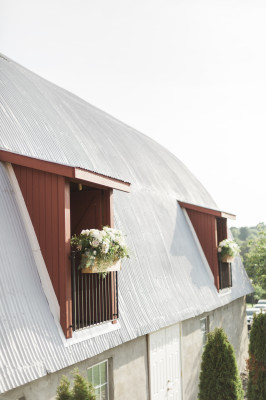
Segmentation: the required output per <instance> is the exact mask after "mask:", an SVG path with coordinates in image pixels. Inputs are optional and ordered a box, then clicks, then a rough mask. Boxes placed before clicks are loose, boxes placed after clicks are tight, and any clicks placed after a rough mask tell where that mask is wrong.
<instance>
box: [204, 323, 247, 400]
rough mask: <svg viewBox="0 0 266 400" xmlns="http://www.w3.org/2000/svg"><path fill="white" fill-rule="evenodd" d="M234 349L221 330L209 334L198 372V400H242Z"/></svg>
mask: <svg viewBox="0 0 266 400" xmlns="http://www.w3.org/2000/svg"><path fill="white" fill-rule="evenodd" d="M242 399H243V389H242V385H241V380H240V376H239V374H238V369H237V364H236V358H235V354H234V349H233V347H232V345H231V344H230V343H229V341H228V339H227V337H226V334H225V333H224V331H223V329H221V328H216V329H215V330H214V331H213V332H211V333H209V335H208V341H207V344H206V346H205V349H204V352H203V355H202V362H201V372H200V383H199V400H242Z"/></svg>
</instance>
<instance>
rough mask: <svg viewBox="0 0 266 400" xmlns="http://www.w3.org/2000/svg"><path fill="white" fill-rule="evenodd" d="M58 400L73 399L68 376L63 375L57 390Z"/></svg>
mask: <svg viewBox="0 0 266 400" xmlns="http://www.w3.org/2000/svg"><path fill="white" fill-rule="evenodd" d="M56 395H57V396H56V400H72V398H73V397H72V391H71V390H70V382H69V380H68V379H67V377H66V376H64V375H63V376H62V378H61V381H60V384H59V386H58V388H57V391H56Z"/></svg>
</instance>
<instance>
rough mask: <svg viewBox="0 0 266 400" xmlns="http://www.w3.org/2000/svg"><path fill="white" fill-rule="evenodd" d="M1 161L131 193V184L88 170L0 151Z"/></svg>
mask: <svg viewBox="0 0 266 400" xmlns="http://www.w3.org/2000/svg"><path fill="white" fill-rule="evenodd" d="M0 161H4V162H9V163H12V164H17V165H21V166H23V167H28V168H34V169H37V170H40V171H44V172H49V173H52V174H56V175H61V176H65V177H67V178H70V179H74V180H76V181H80V182H81V183H84V184H90V185H93V186H95V187H100V188H112V189H116V190H121V191H123V192H128V193H129V192H130V183H129V182H124V181H122V180H119V179H116V178H112V177H109V176H106V175H102V174H99V173H97V172H93V171H88V170H86V169H82V168H78V167H73V166H68V165H62V164H57V163H54V162H49V161H44V160H40V159H36V158H32V157H28V156H24V155H21V154H16V153H12V152H9V151H4V150H0Z"/></svg>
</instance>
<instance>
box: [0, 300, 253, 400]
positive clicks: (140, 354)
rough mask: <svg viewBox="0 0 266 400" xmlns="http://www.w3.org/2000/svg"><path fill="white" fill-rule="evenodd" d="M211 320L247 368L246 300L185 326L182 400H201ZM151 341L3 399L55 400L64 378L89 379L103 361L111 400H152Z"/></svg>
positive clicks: (126, 347) (67, 370)
mask: <svg viewBox="0 0 266 400" xmlns="http://www.w3.org/2000/svg"><path fill="white" fill-rule="evenodd" d="M205 316H209V328H210V330H213V329H214V328H216V327H223V329H224V330H225V332H226V334H227V336H228V339H229V341H230V342H231V343H232V345H233V346H234V349H235V353H236V358H237V363H238V368H239V372H241V371H243V370H244V368H245V360H246V359H247V355H248V354H247V351H248V332H247V323H246V305H245V298H241V299H238V300H235V301H234V302H232V303H231V304H229V305H227V306H224V307H221V308H218V309H216V310H214V311H212V312H209V313H205V314H203V315H201V316H199V317H196V318H191V319H189V320H186V321H184V322H182V338H181V360H182V361H181V362H182V391H183V399H182V400H197V395H198V379H199V373H200V364H201V355H202V350H203V347H202V334H201V331H200V319H201V318H203V317H205ZM147 354H148V351H147V337H146V336H142V337H140V338H138V339H135V340H132V341H130V342H127V343H125V344H123V345H121V346H118V347H115V348H113V349H111V350H108V351H106V352H104V353H102V354H100V355H99V356H96V357H93V358H90V359H88V360H85V361H83V362H81V363H79V364H77V365H75V366H72V367H68V368H65V369H63V370H61V371H59V372H56V373H53V374H50V375H47V376H46V377H44V378H41V379H38V380H36V381H33V382H32V383H30V384H27V385H25V386H22V387H20V388H18V389H15V390H11V391H9V392H7V393H6V394H4V395H0V399H1V400H3V399H4V400H22V399H23V400H24V399H25V400H55V395H56V388H57V386H58V384H59V382H60V379H61V376H62V375H66V376H68V377H69V378H70V380H71V378H72V377H71V372H72V371H73V369H74V367H78V368H79V371H80V373H81V374H82V375H83V376H86V374H87V373H86V372H87V368H88V367H90V366H92V365H94V364H97V363H99V362H101V361H103V360H106V359H108V360H109V361H108V362H109V374H110V379H109V384H110V388H109V389H110V390H109V392H110V398H109V400H127V399H128V400H131V399H134V400H148V399H149V386H148V375H149V374H148V360H147ZM23 397H24V398H23Z"/></svg>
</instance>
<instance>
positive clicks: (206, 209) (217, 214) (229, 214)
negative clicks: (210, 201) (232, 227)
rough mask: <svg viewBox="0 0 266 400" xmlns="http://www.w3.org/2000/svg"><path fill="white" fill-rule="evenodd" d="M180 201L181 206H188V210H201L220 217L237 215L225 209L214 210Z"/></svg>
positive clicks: (229, 217) (233, 217) (227, 217)
mask: <svg viewBox="0 0 266 400" xmlns="http://www.w3.org/2000/svg"><path fill="white" fill-rule="evenodd" d="M178 203H179V205H180V207H183V208H186V209H188V210H194V211H198V212H201V213H203V214H209V215H214V216H215V217H218V218H226V219H236V215H234V214H231V213H227V212H224V211H219V210H214V209H211V208H206V207H202V206H198V205H196V204H191V203H185V202H184V201H179V200H178Z"/></svg>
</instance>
